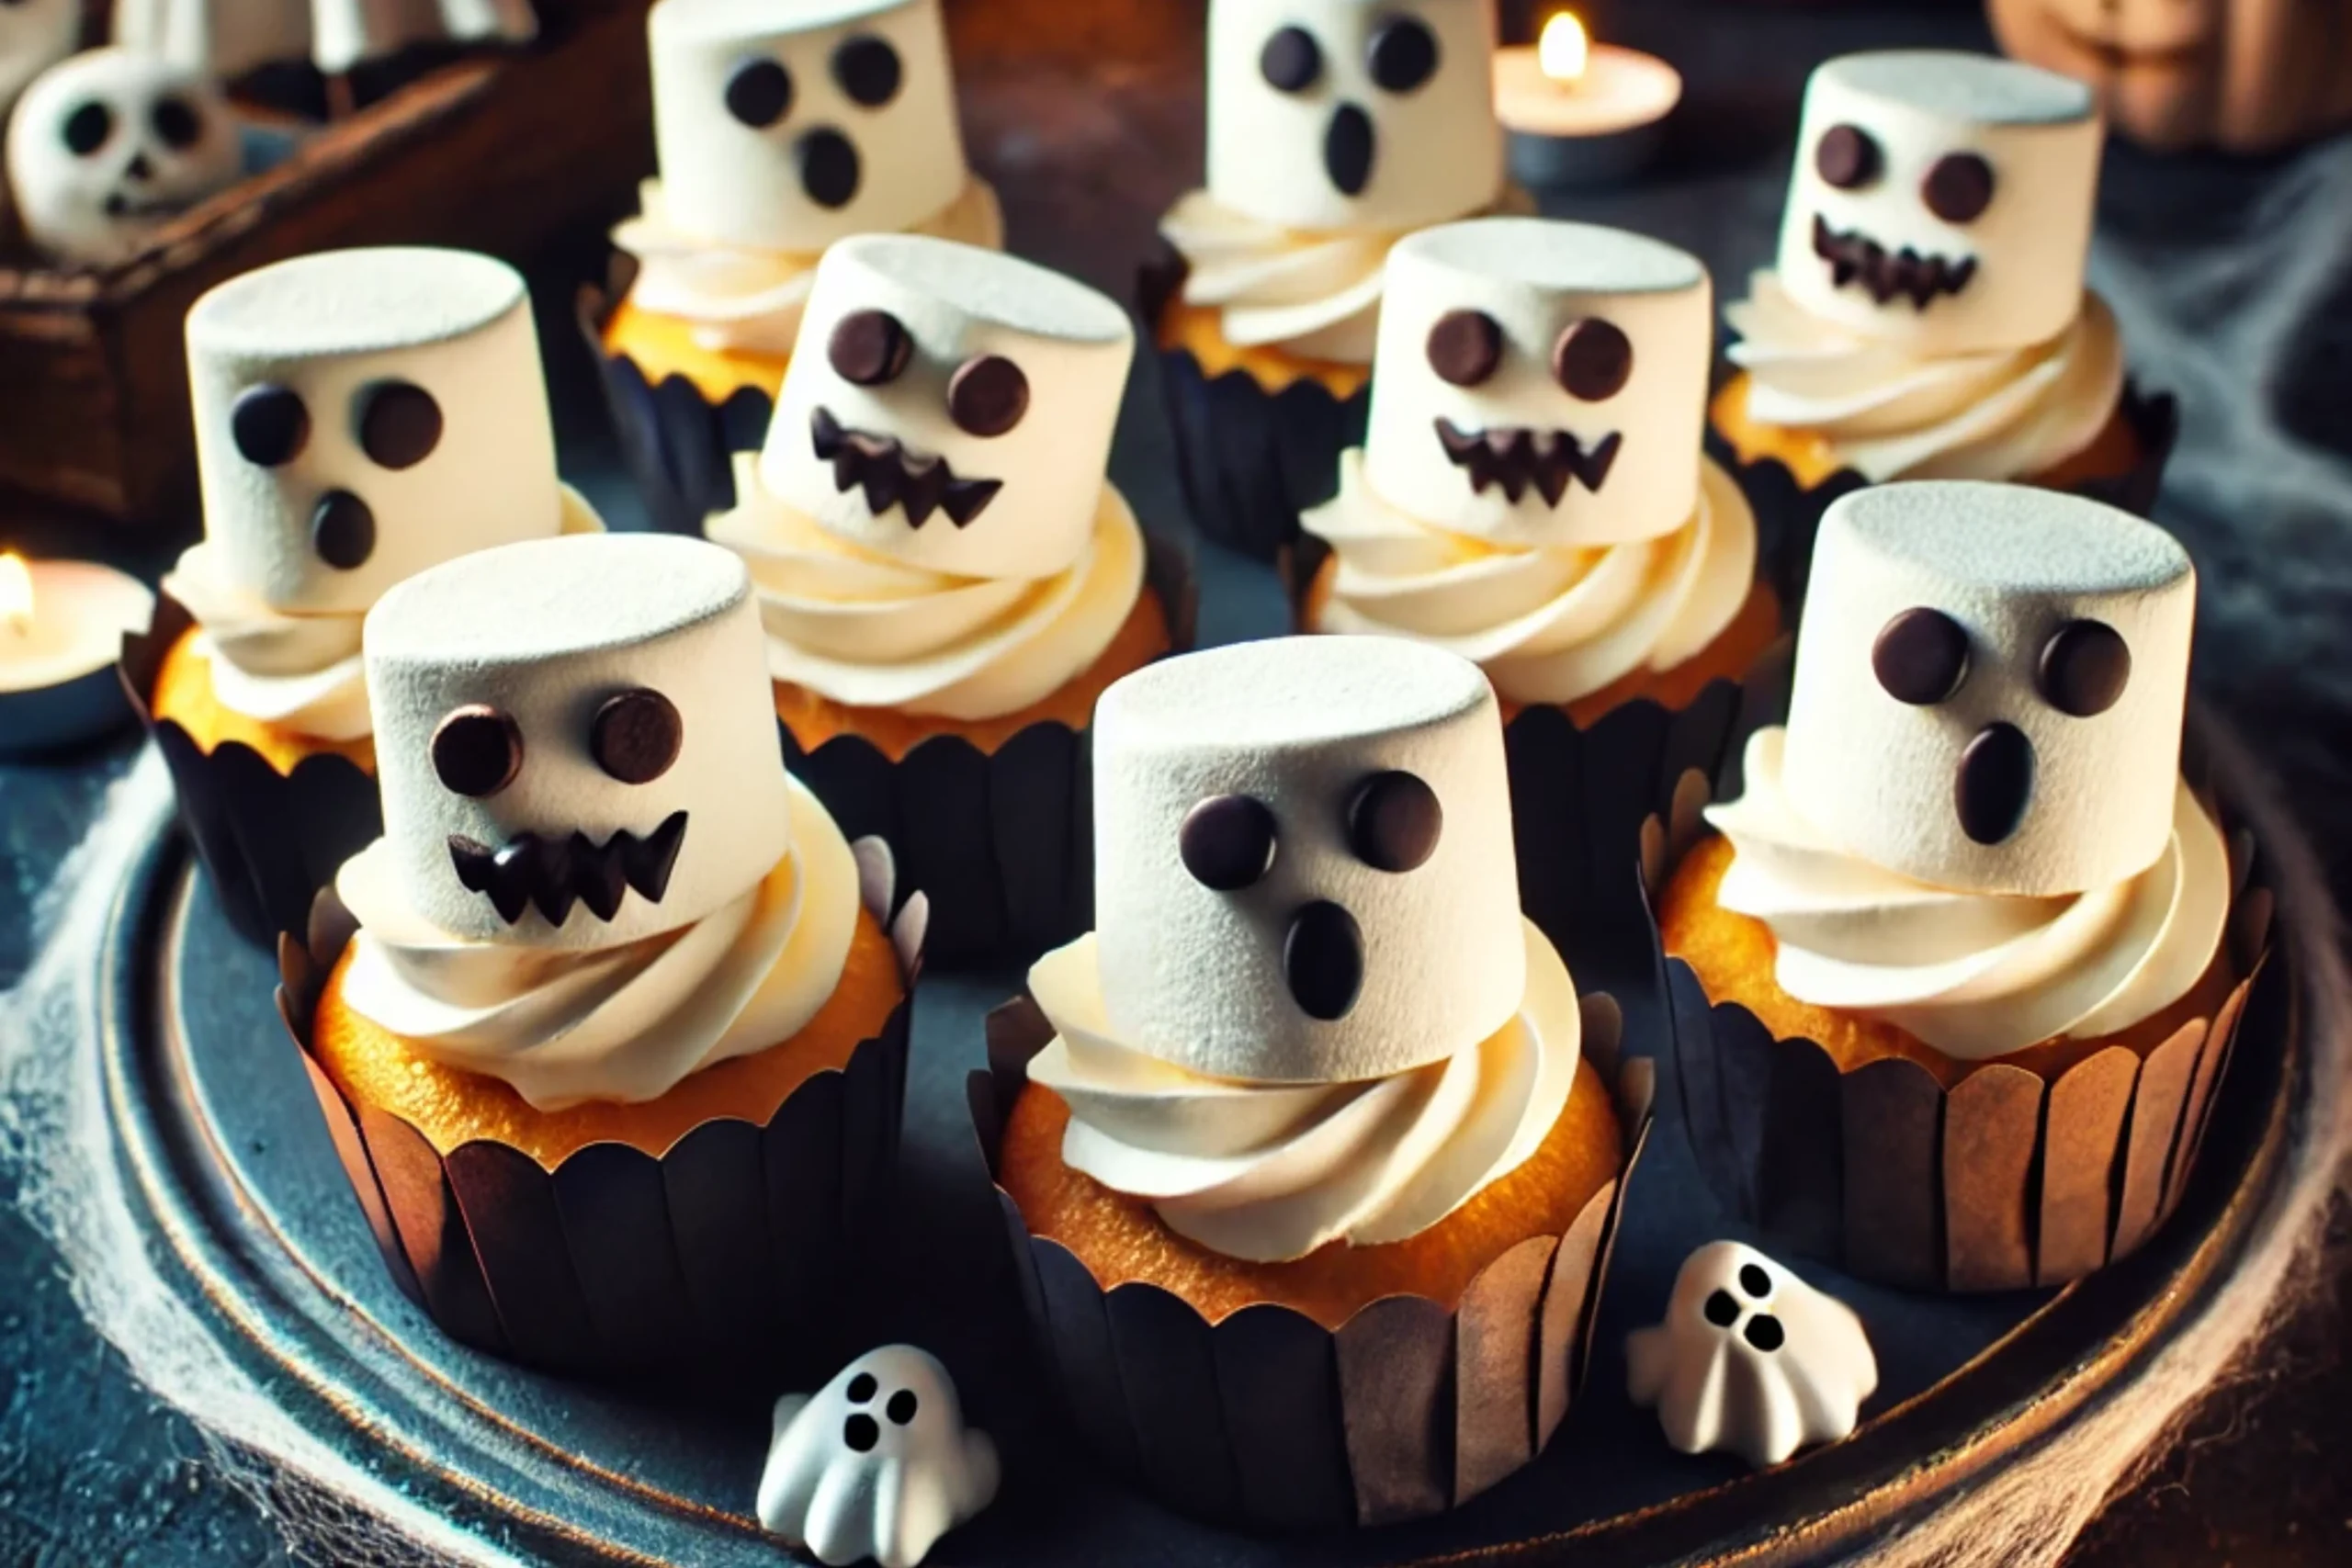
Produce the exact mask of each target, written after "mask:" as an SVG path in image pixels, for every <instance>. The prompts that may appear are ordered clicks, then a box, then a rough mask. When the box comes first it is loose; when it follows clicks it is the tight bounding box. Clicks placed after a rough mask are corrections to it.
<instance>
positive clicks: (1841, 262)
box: [1813, 212, 1976, 310]
mask: <svg viewBox="0 0 2352 1568" xmlns="http://www.w3.org/2000/svg"><path fill="white" fill-rule="evenodd" d="M1813 254H1815V255H1817V256H1819V257H1820V258H1821V259H1822V260H1823V261H1826V262H1827V263H1828V264H1829V281H1830V282H1831V283H1832V284H1833V285H1834V286H1836V287H1837V288H1845V287H1846V286H1847V285H1848V284H1849V283H1858V284H1860V285H1861V287H1862V288H1864V289H1866V290H1868V291H1869V293H1870V297H1871V299H1875V300H1877V301H1878V302H1879V303H1880V304H1882V305H1883V304H1885V303H1886V302H1887V301H1888V300H1890V299H1894V298H1895V297H1896V296H1898V295H1900V296H1903V297H1905V298H1907V299H1909V300H1910V301H1911V308H1912V309H1913V310H1926V309H1927V308H1928V301H1929V300H1931V299H1935V298H1936V297H1937V296H1938V295H1939V294H1957V293H1959V292H1960V291H1961V290H1962V289H1963V288H1967V287H1968V280H1969V279H1970V278H1972V277H1974V276H1976V258H1975V257H1974V256H1962V258H1961V259H1960V260H1958V261H1954V260H1952V259H1951V257H1950V256H1944V255H1934V254H1929V255H1924V256H1923V255H1921V254H1919V253H1918V252H1917V251H1915V250H1913V249H1912V248H1911V247H1910V246H1908V245H1905V246H1904V247H1903V248H1902V249H1901V250H1899V251H1897V252H1895V253H1894V254H1893V255H1888V254H1886V247H1885V246H1884V245H1882V244H1880V243H1878V242H1877V241H1876V240H1873V239H1871V238H1870V237H1869V236H1868V235H1866V234H1864V233H1863V232H1862V231H1860V230H1859V229H1849V230H1847V231H1844V232H1842V233H1841V232H1839V231H1837V230H1834V229H1832V228H1830V227H1829V224H1828V221H1827V220H1826V219H1824V218H1823V217H1822V216H1821V214H1819V213H1817V212H1816V213H1815V214H1814V215H1813Z"/></svg>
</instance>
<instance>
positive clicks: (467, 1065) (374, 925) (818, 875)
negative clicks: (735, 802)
mask: <svg viewBox="0 0 2352 1568" xmlns="http://www.w3.org/2000/svg"><path fill="white" fill-rule="evenodd" d="M791 801H792V849H791V852H790V853H788V854H786V856H785V857H784V859H782V860H780V861H778V862H777V863H775V866H773V867H772V868H770V869H769V870H768V871H767V872H766V873H765V874H763V876H762V877H761V878H760V880H759V881H758V882H756V883H754V884H753V885H752V886H751V887H750V888H749V889H748V890H746V891H745V892H744V894H743V895H742V897H740V898H737V899H736V900H734V901H733V902H732V903H730V904H727V905H724V906H722V907H721V908H718V910H717V911H715V912H714V913H712V914H709V915H706V916H705V917H703V918H702V919H699V920H696V921H695V922H694V923H693V924H691V925H688V926H685V927H683V928H681V929H679V930H677V931H663V932H662V933H661V934H659V935H657V936H650V937H646V938H643V939H641V940H639V941H637V942H628V943H626V944H625V945H623V946H620V947H614V948H587V949H577V948H573V949H555V948H540V947H521V946H510V945H503V944H500V943H497V942H469V941H466V940H464V939H462V938H458V937H453V936H450V935H449V934H447V932H445V931H441V930H439V929H438V928H437V927H435V926H434V925H432V924H431V923H430V922H428V921H427V920H425V919H424V918H423V917H422V916H421V915H419V914H417V913H416V912H415V911H414V910H413V908H411V907H410V906H409V904H408V901H407V900H406V899H405V898H404V897H402V896H401V891H400V886H401V884H400V874H399V871H398V869H397V868H396V867H395V865H394V863H393V858H392V856H391V854H390V852H389V850H388V849H387V847H386V840H382V839H379V840H376V841H375V842H374V843H372V844H370V845H368V848H366V849H365V850H362V851H361V852H359V853H358V854H356V855H355V856H353V857H352V858H351V859H350V860H349V861H346V862H345V863H344V867H343V870H342V871H341V873H339V874H337V875H336V877H335V892H336V895H337V896H338V897H341V898H342V899H343V901H344V903H345V905H347V906H348V907H349V908H350V909H351V912H352V913H353V914H354V915H356V917H358V920H359V931H358V933H357V934H356V936H354V937H353V938H352V949H351V963H350V967H349V968H348V970H347V971H346V972H345V976H344V991H343V994H344V999H345V1001H346V1002H347V1003H348V1004H349V1005H350V1007H351V1009H352V1010H353V1011H355V1012H356V1013H358V1014H359V1015H360V1016H361V1017H363V1018H367V1019H369V1020H371V1021H374V1022H375V1023H377V1024H379V1026H381V1027H382V1028H384V1029H387V1030H389V1031H390V1032H392V1033H393V1034H396V1035H398V1036H400V1038H401V1040H402V1041H404V1042H405V1043H408V1044H409V1045H411V1046H413V1048H415V1049H416V1050H417V1051H418V1052H419V1053H421V1054H423V1055H426V1056H429V1057H431V1058H432V1059H433V1060H435V1061H436V1062H440V1063H442V1064H444V1065H446V1066H452V1067H462V1068H464V1069H465V1070H467V1071H468V1072H475V1073H482V1074H486V1075H487V1076H489V1077H494V1078H499V1079H502V1080H503V1081H504V1082H506V1083H508V1084H510V1085H512V1086H513V1087H514V1089H515V1092H516V1093H518V1094H520V1095H521V1096H522V1097H523V1098H524V1099H525V1100H528V1101H529V1102H530V1103H531V1104H532V1105H533V1106H534V1107H536V1108H537V1109H538V1110H540V1111H560V1110H562V1109H563V1108H564V1107H565V1106H567V1105H575V1104H578V1103H579V1102H581V1101H582V1100H621V1101H636V1100H652V1099H656V1098H658V1097H659V1096H661V1095H662V1094H665V1093H667V1092H668V1091H669V1090H670V1089H671V1088H672V1087H673V1086H674V1085H675V1084H677V1082H678V1081H679V1080H680V1079H682V1078H684V1077H686V1075H688V1074H689V1073H693V1072H697V1071H699V1070H700V1069H702V1068H704V1067H707V1066H712V1065H713V1064H715V1063H718V1062H723V1061H726V1060H728V1059H729V1057H733V1056H741V1055H749V1054H751V1053H752V1052H754V1051H763V1050H765V1049H767V1048H768V1047H769V1046H771V1045H777V1044H781V1043H784V1042H785V1041H786V1040H789V1039H791V1038H792V1037H793V1036H794V1035H795V1034H797V1033H798V1032H800V1030H801V1028H802V1026H803V1025H805V1024H806V1023H808V1021H809V1020H810V1019H812V1018H814V1017H815V1016H816V1015H817V1013H818V1010H820V1009H821V1008H822V1007H823V1006H824V1005H825V1003H826V1001H827V999H828V998H831V996H832V994H833V989H834V987H836V986H838V985H839V984H840V982H841V977H842V968H843V965H844V964H846V963H847V961H848V958H849V949H850V942H851V940H852V939H853V938H854V936H855V934H856V931H857V913H858V892H857V861H856V857H855V856H854V855H853V854H852V853H851V852H850V847H849V841H848V840H846V839H844V838H842V831H841V829H840V828H839V827H837V826H835V824H834V822H833V819H832V818H831V817H830V816H828V815H827V814H826V811H825V808H824V807H822V806H820V805H819V804H818V803H817V798H816V796H814V795H810V794H809V792H808V790H807V789H806V788H805V787H804V786H803V785H802V784H800V783H799V781H797V780H794V781H792V784H791ZM693 830H694V829H693V826H692V825H691V824H689V825H688V828H687V831H689V832H692V831H693ZM576 918H579V919H590V918H593V917H590V916H588V915H586V914H585V913H584V911H583V912H581V913H580V914H578V915H577V916H576Z"/></svg>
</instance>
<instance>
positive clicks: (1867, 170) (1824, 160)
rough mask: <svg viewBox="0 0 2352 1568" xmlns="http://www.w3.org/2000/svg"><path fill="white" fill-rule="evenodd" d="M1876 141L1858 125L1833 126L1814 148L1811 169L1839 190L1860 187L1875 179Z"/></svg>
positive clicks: (1876, 174) (1824, 133)
mask: <svg viewBox="0 0 2352 1568" xmlns="http://www.w3.org/2000/svg"><path fill="white" fill-rule="evenodd" d="M1879 167H1880V157H1879V151H1878V142H1877V141H1875V140H1874V139H1873V138H1872V137H1871V133H1870V132H1869V131H1867V130H1863V129H1862V128H1861V127H1860V126H1858V125H1833V126H1831V127H1830V128H1829V129H1828V130H1825V131H1823V132H1822V133H1821V140H1820V141H1818V142H1817V143H1815V146H1814V149H1813V168H1814V172H1815V174H1817V175H1820V176H1821V177H1822V178H1823V179H1824V180H1825V181H1826V182H1828V183H1829V184H1830V185H1833V186H1837V187H1838V189H1839V190H1860V188H1861V187H1862V186H1866V185H1869V184H1870V183H1871V181H1872V180H1875V179H1877V178H1878V172H1879Z"/></svg>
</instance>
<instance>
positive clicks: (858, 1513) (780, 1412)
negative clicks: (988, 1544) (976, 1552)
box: [760, 1345, 998, 1568]
mask: <svg viewBox="0 0 2352 1568" xmlns="http://www.w3.org/2000/svg"><path fill="white" fill-rule="evenodd" d="M997 1475H998V1470H997V1457H996V1444H995V1443H994V1442H992V1441H991V1440H989V1435H988V1434H987V1433H986V1432H982V1431H978V1430H976V1429H974V1428H971V1427H966V1426H965V1425H964V1410H963V1405H962V1404H961V1403H960V1402H959V1401H958V1400H957V1399H956V1384H955V1383H954V1382H953V1381H951V1380H950V1379H949V1378H948V1376H947V1369H946V1368H945V1367H943V1366H941V1365H940V1364H939V1362H938V1360H937V1359H935V1358H934V1357H933V1356H932V1355H931V1354H930V1353H929V1352H927V1351H923V1350H919V1349H917V1348H914V1347H913V1346H911V1345H885V1346H883V1347H882V1348H880V1349H878V1350H869V1351H867V1352H866V1353H865V1355H863V1356H860V1357H859V1358H858V1359H856V1360H854V1361H852V1362H851V1363H850V1364H849V1365H848V1366H846V1367H843V1368H842V1370H841V1371H840V1373H839V1374H838V1375H836V1376H835V1377H834V1379H833V1381H832V1382H829V1383H827V1384H826V1385H825V1386H824V1388H823V1389H821V1390H820V1391H819V1392H818V1393H814V1394H806V1393H787V1394H786V1395H785V1396H784V1397H783V1398H781V1399H779V1400H777V1401H776V1402H775V1435H774V1436H773V1437H772V1438H770V1439H769V1443H768V1462H767V1468H766V1469H765V1470H764V1471H763V1472H761V1475H760V1523H761V1525H762V1526H763V1527H764V1528H765V1529H770V1530H773V1531H775V1533H776V1534H777V1535H780V1536H782V1537H784V1538H785V1539H786V1540H789V1541H791V1542H793V1543H794V1544H796V1545H798V1546H803V1547H806V1548H807V1549H808V1550H809V1552H810V1553H812V1554H813V1555H814V1556H815V1557H816V1559H817V1561H819V1562H824V1563H831V1564H838V1563H843V1562H857V1561H858V1560H860V1559H861V1558H866V1557H871V1558H872V1559H874V1561H875V1562H878V1563H880V1564H881V1565H882V1568H914V1564H916V1563H918V1562H922V1560H923V1557H924V1555H925V1554H926V1553H927V1552H929V1551H931V1549H932V1546H933V1543H934V1542H936V1541H937V1540H939V1538H940V1537H941V1536H943V1535H945V1534H946V1533H947V1532H948V1531H949V1530H951V1529H955V1528H956V1526H957V1525H960V1524H962V1523H964V1522H965V1521H966V1520H967V1519H969V1518H970V1517H972V1516H973V1515H975V1514H977V1513H978V1512H979V1511H980V1510H981V1509H982V1508H985V1507H987V1506H989V1503H990V1502H992V1501H993V1500H994V1499H995V1497H996V1486H997Z"/></svg>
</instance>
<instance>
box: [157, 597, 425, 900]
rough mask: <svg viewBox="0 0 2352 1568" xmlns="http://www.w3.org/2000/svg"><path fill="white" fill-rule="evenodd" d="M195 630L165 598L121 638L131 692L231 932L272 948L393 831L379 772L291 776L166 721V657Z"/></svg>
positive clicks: (306, 766) (302, 766) (236, 744)
mask: <svg viewBox="0 0 2352 1568" xmlns="http://www.w3.org/2000/svg"><path fill="white" fill-rule="evenodd" d="M194 625H195V618H194V617H193V616H192V615H189V614H188V612H187V607H186V606H185V605H183V604H180V603H179V602H178V601H177V600H175V599H174V598H173V597H172V596H171V595H170V594H168V593H159V594H157V595H156V598H155V615H154V618H153V620H152V621H151V622H149V624H148V628H147V630H146V631H145V632H143V633H141V632H133V633H130V634H128V635H127V636H125V637H123V639H122V662H121V665H120V671H121V679H122V687H123V691H124V692H125V693H126V694H128V695H129V697H130V704H131V706H132V707H134V708H136V709H137V710H138V713H139V716H140V719H141V722H143V723H144V724H145V725H146V727H147V733H148V734H149V735H150V736H151V737H153V739H154V742H155V749H156V750H158V751H160V752H162V753H163V756H164V765H165V766H166V767H168V768H169V769H170V770H171V774H172V787H173V789H174V791H175V793H176V795H177V796H178V799H179V817H180V825H181V826H182V827H183V828H184V829H187V835H188V837H189V838H190V839H191V840H194V841H195V844H196V851H197V854H198V857H199V858H200V859H201V860H202V861H203V863H204V868H205V870H206V872H207V873H209V874H210V876H211V879H212V886H213V890H214V892H215V893H216V894H217V895H218V896H219V897H220V906H221V908H222V910H223V911H224V912H225V913H226V914H227V916H228V918H229V923H230V925H231V926H232V927H233V928H234V929H235V930H236V931H237V933H238V934H239V935H240V936H243V937H244V938H245V939H246V940H247V941H249V942H259V943H260V944H262V945H263V946H265V947H267V946H269V945H270V944H271V943H273V942H276V941H277V936H278V933H279V932H281V931H302V930H303V929H304V928H305V927H306V925H307V924H308V922H309V919H310V914H311V897H312V896H313V895H315V894H316V893H317V892H318V890H319V889H320V888H322V887H324V886H329V885H330V884H332V883H333V882H334V874H335V873H336V872H337V871H338V870H340V869H341V868H342V866H343V863H344V862H345V861H346V860H348V859H350V858H351V857H352V856H353V855H355V854H357V853H358V852H360V851H361V850H363V849H365V848H367V846H368V843H369V842H370V841H371V840H374V839H376V838H377V837H378V836H379V835H380V834H381V833H382V832H383V830H384V817H383V807H382V805H381V803H380V802H379V799H378V797H377V793H376V780H375V777H374V775H372V774H371V773H368V771H367V770H366V769H364V768H362V767H360V766H359V765H358V764H357V763H356V762H354V761H351V760H350V759H349V758H348V757H345V756H343V755H341V754H340V753H337V752H333V751H322V752H319V753H316V754H314V755H311V756H308V757H305V758H303V759H302V760H301V761H299V762H297V763H296V764H295V765H294V769H293V771H292V772H291V773H279V772H278V771H277V767H276V766H275V765H274V764H272V763H271V762H270V761H268V760H267V759H266V758H265V757H263V756H262V754H261V753H260V752H258V751H256V750H254V749H253V748H252V747H250V746H247V745H245V744H244V743H243V742H242V741H236V740H231V741H227V742H224V743H222V744H221V745H220V746H216V747H214V748H213V749H212V750H210V751H206V750H204V749H203V748H202V747H200V746H198V744H197V743H196V740H195V739H194V737H192V736H190V735H189V734H188V732H187V730H186V729H183V728H181V727H180V726H179V725H177V724H175V723H174V722H173V721H172V720H170V719H167V718H165V719H159V718H157V717H156V716H155V710H154V695H155V682H156V679H157V677H158V676H159V675H160V674H161V673H162V671H163V667H164V657H165V656H166V655H167V654H169V653H170V652H171V650H172V647H173V645H174V644H175V643H177V642H178V641H179V640H180V638H181V637H183V636H185V635H186V634H187V632H188V630H189V629H190V628H191V627H193V626H194Z"/></svg>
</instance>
